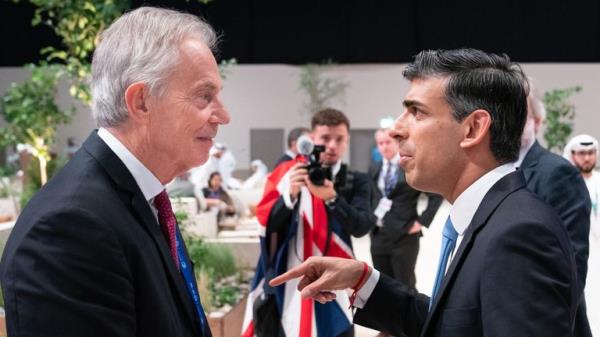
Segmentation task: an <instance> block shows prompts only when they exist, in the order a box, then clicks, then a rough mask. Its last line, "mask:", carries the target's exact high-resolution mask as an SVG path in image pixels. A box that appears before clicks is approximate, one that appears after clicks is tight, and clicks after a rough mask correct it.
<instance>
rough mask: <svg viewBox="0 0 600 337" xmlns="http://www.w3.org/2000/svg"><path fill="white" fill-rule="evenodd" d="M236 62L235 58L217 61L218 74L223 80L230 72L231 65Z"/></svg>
mask: <svg viewBox="0 0 600 337" xmlns="http://www.w3.org/2000/svg"><path fill="white" fill-rule="evenodd" d="M236 64H237V59H235V58H231V59H229V60H222V61H221V63H219V74H220V75H221V79H222V80H225V79H226V78H227V76H229V75H230V74H231V72H232V68H233V66H235V65H236Z"/></svg>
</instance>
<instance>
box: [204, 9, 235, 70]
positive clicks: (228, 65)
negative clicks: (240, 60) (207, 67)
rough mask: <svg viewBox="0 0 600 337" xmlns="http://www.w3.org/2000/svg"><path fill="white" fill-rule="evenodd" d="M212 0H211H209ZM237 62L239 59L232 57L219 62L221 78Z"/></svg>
mask: <svg viewBox="0 0 600 337" xmlns="http://www.w3.org/2000/svg"><path fill="white" fill-rule="evenodd" d="M209 1H210V0H209ZM236 64H237V59H235V58H231V59H229V60H222V61H221V63H219V74H220V75H221V79H222V80H225V79H226V78H227V76H229V74H231V71H232V70H231V69H232V68H233V66H235V65H236Z"/></svg>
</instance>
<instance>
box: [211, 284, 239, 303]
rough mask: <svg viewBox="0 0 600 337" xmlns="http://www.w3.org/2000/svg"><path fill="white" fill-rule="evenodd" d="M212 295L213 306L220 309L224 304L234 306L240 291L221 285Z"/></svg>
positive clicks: (231, 286)
mask: <svg viewBox="0 0 600 337" xmlns="http://www.w3.org/2000/svg"><path fill="white" fill-rule="evenodd" d="M214 294H215V295H214V296H213V305H214V306H215V307H222V306H224V305H226V304H229V305H232V304H235V303H236V301H237V300H238V298H239V294H240V289H238V287H236V286H234V285H223V286H221V287H220V288H219V289H218V291H215V292H214Z"/></svg>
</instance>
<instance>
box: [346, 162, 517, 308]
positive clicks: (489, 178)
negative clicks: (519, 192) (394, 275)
mask: <svg viewBox="0 0 600 337" xmlns="http://www.w3.org/2000/svg"><path fill="white" fill-rule="evenodd" d="M514 170H515V166H514V163H508V164H504V165H501V166H498V167H496V168H495V169H493V170H491V171H489V172H488V173H486V174H484V175H483V176H481V177H480V178H479V179H477V180H476V181H475V182H474V183H472V184H471V185H470V186H469V187H467V189H466V190H464V191H463V192H462V193H461V194H460V195H459V196H458V198H456V200H455V201H454V204H453V205H452V208H451V209H450V220H452V224H453V225H454V229H455V230H456V232H457V233H458V239H457V240H456V248H455V249H454V252H456V251H457V250H458V248H459V247H460V244H461V243H462V239H463V236H464V233H465V231H466V230H467V228H468V227H469V224H470V223H471V220H473V216H474V215H475V212H476V211H477V209H478V208H479V205H480V204H481V202H482V201H483V197H485V195H486V194H487V192H489V190H490V189H491V188H492V186H494V184H495V183H496V182H498V180H500V179H501V178H502V177H504V176H505V175H507V174H509V173H511V172H513V171H514ZM454 252H452V255H451V257H450V260H449V262H448V265H447V266H450V263H452V257H454ZM447 268H448V267H446V269H447ZM378 281H379V272H378V271H377V270H375V269H373V272H372V273H371V276H369V278H368V279H367V282H365V284H364V285H363V286H362V288H360V290H359V291H358V293H357V294H356V295H357V296H356V301H355V302H354V306H355V307H357V308H362V307H364V306H365V304H366V303H367V301H368V299H369V297H370V296H371V293H372V292H373V289H375V286H376V285H377V282H378Z"/></svg>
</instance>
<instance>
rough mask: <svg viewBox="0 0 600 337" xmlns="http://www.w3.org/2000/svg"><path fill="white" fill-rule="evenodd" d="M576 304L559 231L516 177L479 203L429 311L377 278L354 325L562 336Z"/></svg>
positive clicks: (418, 298)
mask: <svg viewBox="0 0 600 337" xmlns="http://www.w3.org/2000/svg"><path fill="white" fill-rule="evenodd" d="M432 263H433V262H432ZM576 300H577V285H576V273H575V261H574V257H573V253H572V249H571V246H570V243H569V238H568V236H567V233H566V231H565V228H564V227H563V226H562V224H561V222H560V219H559V218H558V216H557V215H556V213H555V212H554V210H553V209H551V208H550V206H548V205H547V204H546V203H544V202H543V201H541V200H540V199H539V198H538V197H537V196H535V195H534V194H532V193H531V192H530V191H528V190H527V189H526V188H525V179H524V177H523V173H522V172H520V171H519V172H513V173H511V174H508V175H507V176H505V177H503V178H502V179H500V180H499V181H498V182H497V183H496V184H494V186H493V187H492V188H491V190H490V191H489V192H488V193H487V194H486V196H485V197H484V199H483V201H482V203H481V205H480V206H479V208H478V209H477V211H476V213H475V215H474V217H473V220H472V221H471V223H470V225H469V227H468V228H467V230H466V231H465V233H464V237H463V240H462V242H461V244H460V246H459V247H457V250H456V252H455V255H454V257H453V259H452V262H451V264H450V266H449V267H448V271H447V273H446V276H445V277H444V279H443V281H442V285H441V288H440V291H439V294H438V296H437V297H436V300H435V302H434V303H433V306H432V308H431V310H430V311H428V306H429V297H427V296H425V295H423V294H419V293H416V292H415V291H413V290H411V289H410V288H408V287H406V286H405V285H403V284H402V283H399V282H397V281H394V280H392V279H390V278H389V277H386V276H385V275H381V277H380V280H379V282H378V283H377V285H376V287H375V289H374V291H373V293H372V294H371V297H370V298H369V299H368V301H367V303H366V305H365V307H364V308H363V309H359V310H357V313H356V316H355V318H354V322H355V323H358V324H361V325H365V326H368V327H371V328H374V329H376V330H380V331H386V332H390V333H391V334H393V335H401V333H406V334H407V335H408V336H440V337H442V336H443V337H453V336H469V337H476V336H493V337H495V336H513V337H515V336H516V337H519V336H523V337H525V336H527V337H537V336H539V337H547V336H553V337H558V336H565V337H567V336H571V333H572V327H573V321H574V316H575V308H576Z"/></svg>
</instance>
